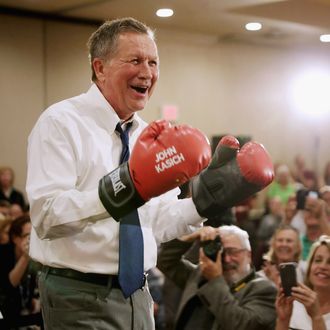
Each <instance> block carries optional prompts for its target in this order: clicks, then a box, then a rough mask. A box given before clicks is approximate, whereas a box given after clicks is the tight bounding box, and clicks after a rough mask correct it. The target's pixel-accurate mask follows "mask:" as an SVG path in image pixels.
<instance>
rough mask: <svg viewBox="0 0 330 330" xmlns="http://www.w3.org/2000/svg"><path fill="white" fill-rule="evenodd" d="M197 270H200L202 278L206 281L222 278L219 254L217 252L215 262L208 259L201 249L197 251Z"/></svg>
mask: <svg viewBox="0 0 330 330" xmlns="http://www.w3.org/2000/svg"><path fill="white" fill-rule="evenodd" d="M199 268H200V270H201V274H202V276H203V277H204V278H205V279H207V280H208V281H211V280H213V279H215V278H217V277H219V276H222V274H223V270H222V262H221V252H220V251H219V252H218V255H217V259H216V261H213V260H212V259H210V258H208V257H207V256H206V255H205V253H204V251H203V248H200V250H199Z"/></svg>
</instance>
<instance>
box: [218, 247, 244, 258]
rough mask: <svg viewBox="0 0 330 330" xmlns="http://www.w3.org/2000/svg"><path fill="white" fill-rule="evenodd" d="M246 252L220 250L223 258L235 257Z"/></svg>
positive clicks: (231, 249)
mask: <svg viewBox="0 0 330 330" xmlns="http://www.w3.org/2000/svg"><path fill="white" fill-rule="evenodd" d="M243 251H247V250H246V249H237V248H224V249H223V250H222V255H223V256H225V255H226V256H229V257H237V256H238V255H239V254H240V253H241V252H243Z"/></svg>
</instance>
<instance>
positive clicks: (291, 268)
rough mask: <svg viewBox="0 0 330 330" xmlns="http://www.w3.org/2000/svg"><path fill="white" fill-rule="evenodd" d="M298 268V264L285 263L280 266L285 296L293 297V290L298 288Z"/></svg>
mask: <svg viewBox="0 0 330 330" xmlns="http://www.w3.org/2000/svg"><path fill="white" fill-rule="evenodd" d="M296 268H297V263H296V262H284V263H281V264H279V271H280V277H281V282H282V287H283V291H284V295H285V296H291V288H292V287H293V286H297V272H296Z"/></svg>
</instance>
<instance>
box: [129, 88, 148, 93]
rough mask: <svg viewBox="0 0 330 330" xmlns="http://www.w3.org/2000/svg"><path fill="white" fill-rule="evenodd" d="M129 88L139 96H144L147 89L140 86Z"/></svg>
mask: <svg viewBox="0 0 330 330" xmlns="http://www.w3.org/2000/svg"><path fill="white" fill-rule="evenodd" d="M131 87H132V88H133V89H134V90H135V91H137V92H138V93H140V94H145V93H146V92H147V90H148V87H140V86H131Z"/></svg>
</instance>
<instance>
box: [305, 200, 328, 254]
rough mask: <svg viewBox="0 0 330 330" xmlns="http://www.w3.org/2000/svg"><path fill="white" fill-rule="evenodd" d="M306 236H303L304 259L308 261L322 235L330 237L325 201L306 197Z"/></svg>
mask: <svg viewBox="0 0 330 330" xmlns="http://www.w3.org/2000/svg"><path fill="white" fill-rule="evenodd" d="M304 220H305V225H306V234H305V235H302V237H301V242H302V249H303V250H302V259H303V260H306V259H307V256H308V254H309V251H310V248H311V246H312V244H313V243H314V242H315V241H316V240H317V239H318V238H319V237H320V236H321V235H322V234H326V235H330V224H329V222H328V217H327V214H326V203H325V201H323V200H321V199H319V198H317V199H315V198H314V197H309V196H307V197H306V204H305V209H304Z"/></svg>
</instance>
